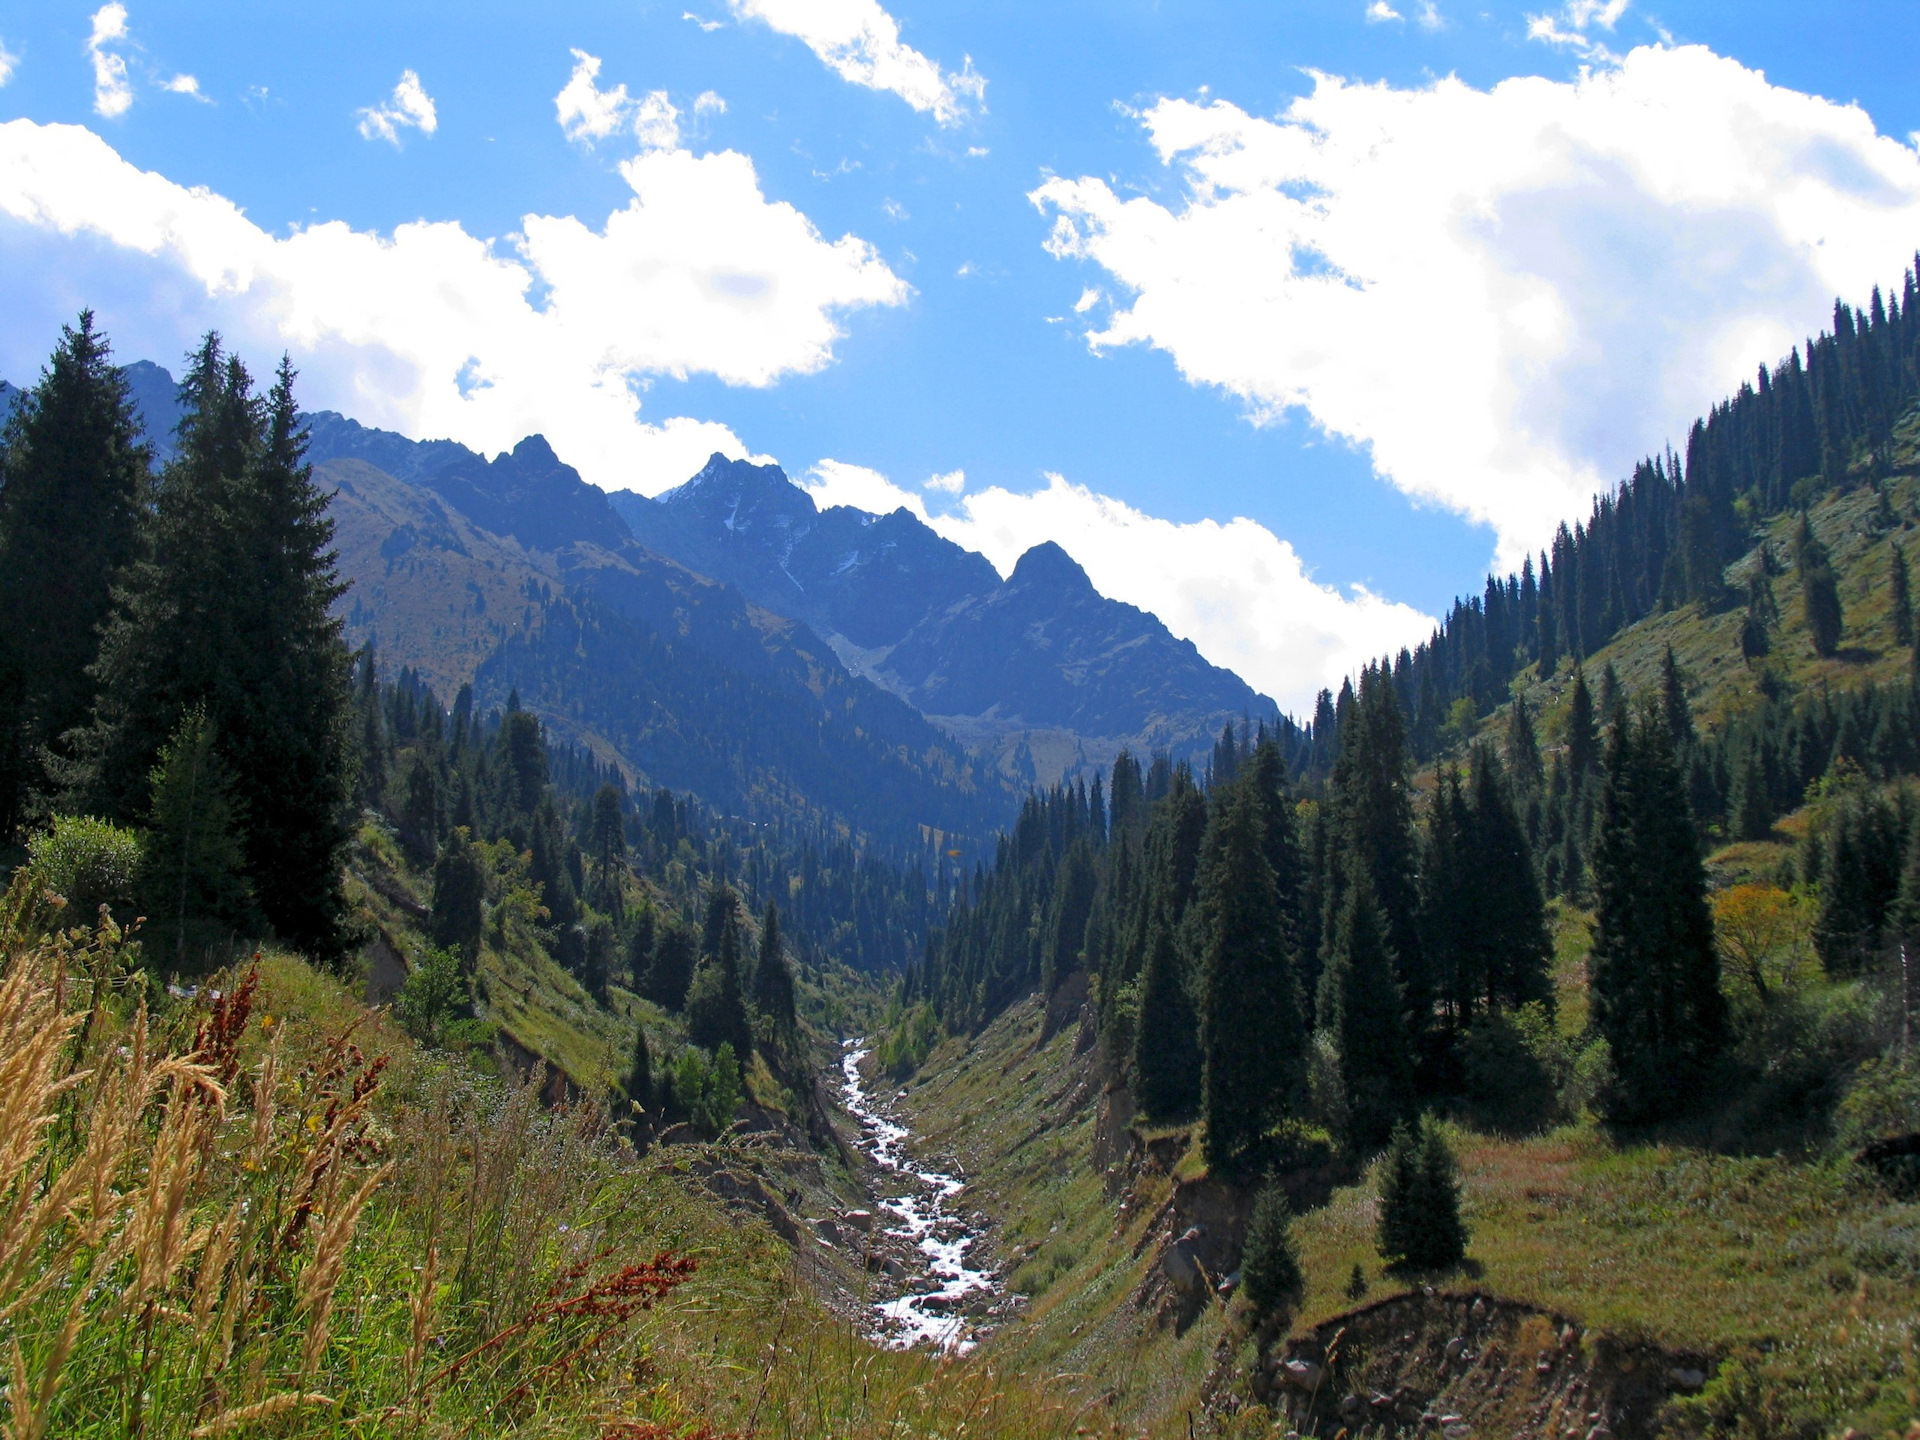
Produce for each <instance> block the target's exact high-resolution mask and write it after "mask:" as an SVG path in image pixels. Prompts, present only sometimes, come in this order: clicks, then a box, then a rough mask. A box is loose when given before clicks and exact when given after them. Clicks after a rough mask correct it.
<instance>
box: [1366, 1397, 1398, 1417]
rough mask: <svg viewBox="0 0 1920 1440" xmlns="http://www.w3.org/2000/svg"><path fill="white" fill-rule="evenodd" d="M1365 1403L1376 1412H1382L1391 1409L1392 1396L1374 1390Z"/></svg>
mask: <svg viewBox="0 0 1920 1440" xmlns="http://www.w3.org/2000/svg"><path fill="white" fill-rule="evenodd" d="M1367 1404H1368V1406H1369V1407H1370V1408H1371V1409H1372V1410H1373V1411H1374V1412H1375V1413H1376V1414H1378V1413H1382V1412H1384V1411H1388V1410H1391V1409H1393V1396H1391V1395H1381V1394H1379V1393H1377V1392H1376V1393H1375V1394H1374V1395H1373V1397H1372V1398H1371V1399H1369V1400H1368V1401H1367Z"/></svg>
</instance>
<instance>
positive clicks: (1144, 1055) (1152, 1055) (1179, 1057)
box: [1133, 916, 1202, 1120]
mask: <svg viewBox="0 0 1920 1440" xmlns="http://www.w3.org/2000/svg"><path fill="white" fill-rule="evenodd" d="M1186 970H1187V967H1186V964H1185V962H1184V960H1183V959H1182V957H1181V955H1180V948H1179V945H1178V942H1177V939H1176V937H1175V934H1174V930H1173V926H1172V925H1171V924H1169V923H1168V922H1167V921H1166V920H1165V919H1164V918H1162V917H1159V916H1155V917H1154V919H1153V920H1152V921H1150V922H1149V925H1148V931H1147V959H1146V968H1145V969H1144V970H1143V971H1142V972H1141V975H1140V1020H1139V1024H1138V1025H1137V1026H1136V1027H1135V1030H1134V1043H1133V1084H1134V1090H1135V1092H1136V1098H1137V1099H1138V1100H1139V1103H1140V1109H1141V1111H1142V1112H1143V1113H1145V1114H1147V1115H1150V1116H1152V1117H1153V1118H1155V1119H1157V1120H1179V1119H1183V1118H1185V1117H1187V1116H1189V1115H1192V1114H1193V1113H1194V1110H1195V1108H1196V1107H1197V1106H1198V1105H1199V1103H1200V1096H1201V1067H1202V1060H1201V1054H1200V1040H1199V1033H1198V1030H1199V1021H1198V1017H1197V1016H1196V1015H1195V1014H1194V1007H1193V996H1192V994H1191V992H1190V991H1189V988H1188V984H1187V974H1186Z"/></svg>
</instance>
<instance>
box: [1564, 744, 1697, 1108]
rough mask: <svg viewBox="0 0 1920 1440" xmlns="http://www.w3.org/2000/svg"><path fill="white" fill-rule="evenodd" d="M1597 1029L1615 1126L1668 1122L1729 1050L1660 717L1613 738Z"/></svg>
mask: <svg viewBox="0 0 1920 1440" xmlns="http://www.w3.org/2000/svg"><path fill="white" fill-rule="evenodd" d="M1593 878H1594V890H1595V901H1596V906H1595V908H1596V923H1595V928H1594V940H1593V952H1592V957H1591V959H1590V960H1589V962H1588V975H1589V981H1588V983H1589V987H1590V990H1591V992H1592V1003H1593V1018H1594V1023H1595V1025H1596V1027H1597V1028H1598V1029H1599V1031H1600V1033H1601V1034H1602V1035H1603V1036H1604V1037H1605V1038H1606V1040H1607V1042H1608V1044H1609V1046H1610V1047H1611V1048H1612V1052H1613V1063H1614V1069H1615V1073H1616V1075H1617V1077H1618V1081H1617V1085H1616V1091H1615V1094H1614V1095H1613V1096H1612V1097H1611V1099H1610V1102H1609V1110H1610V1113H1611V1114H1612V1116H1613V1118H1615V1119H1618V1120H1624V1121H1627V1122H1630V1123H1637V1122H1640V1121H1643V1120H1648V1119H1652V1118H1655V1117H1657V1116H1660V1115H1662V1114H1666V1113H1670V1112H1671V1111H1673V1110H1674V1109H1677V1108H1678V1107H1679V1106H1680V1105H1681V1104H1683V1103H1684V1102H1685V1100H1686V1099H1687V1098H1688V1097H1689V1096H1690V1095H1691V1094H1692V1093H1693V1092H1694V1087H1695V1086H1696V1085H1697V1084H1698V1082H1699V1080H1700V1079H1701V1077H1702V1076H1703V1074H1704V1073H1705V1070H1706V1067H1707V1066H1708V1065H1709V1064H1710V1063H1711V1062H1712V1060H1713V1058H1714V1057H1715V1055H1716V1054H1717V1053H1718V1052H1719V1050H1720V1048H1721V1046H1722V1044H1723V1043H1724V1041H1725V1038H1726V1023H1727V1022H1726V1002H1725V1000H1724V999H1723V998H1722V996H1721V994H1720V962H1719V958H1718V955H1717V953H1716V951H1715V949H1714V943H1713V920H1712V916H1711V915H1710V914H1709V912H1708V910H1707V902H1706V874H1705V871H1704V868H1703V867H1702V865H1701V862H1700V850H1699V845H1698V842H1697V841H1696V839H1695V836H1694V829H1693V819H1692V815H1691V812H1690V810H1689V808H1688V804H1687V797H1686V792H1685V791H1684V789H1683V788H1682V786H1681V782H1680V774H1679V770H1678V768H1677V767H1676V766H1675V764H1674V756H1673V747H1672V742H1671V739H1670V736H1669V732H1668V730H1667V727H1666V724H1665V722H1664V721H1663V720H1662V719H1661V718H1660V717H1658V716H1651V717H1648V718H1646V719H1644V720H1641V721H1638V722H1636V721H1633V720H1631V719H1629V720H1627V721H1623V722H1622V723H1621V724H1620V725H1617V726H1615V727H1614V731H1613V735H1612V737H1611V739H1610V741H1609V743H1608V747H1607V765H1606V779H1605V783H1604V785H1603V786H1602V789H1601V796H1600V813H1599V822H1598V827H1597V835H1596V838H1595V842H1594V853H1593Z"/></svg>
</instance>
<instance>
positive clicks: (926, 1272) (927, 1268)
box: [840, 1040, 997, 1355]
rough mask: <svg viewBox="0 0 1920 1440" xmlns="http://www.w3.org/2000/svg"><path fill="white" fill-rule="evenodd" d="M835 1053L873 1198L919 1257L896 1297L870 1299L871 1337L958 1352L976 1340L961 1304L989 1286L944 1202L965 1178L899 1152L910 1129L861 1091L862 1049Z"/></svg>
mask: <svg viewBox="0 0 1920 1440" xmlns="http://www.w3.org/2000/svg"><path fill="white" fill-rule="evenodd" d="M844 1049H845V1053H844V1054H843V1055H842V1057H841V1060H840V1073H841V1076H842V1077H843V1081H844V1083H843V1084H842V1086H841V1092H840V1096H841V1101H842V1103H843V1104H845V1105H846V1107H847V1113H848V1114H850V1115H852V1116H853V1118H854V1119H855V1120H857V1121H859V1122H860V1148H861V1149H862V1150H864V1151H865V1152H866V1154H867V1156H868V1158H869V1159H871V1160H872V1161H873V1164H874V1167H875V1169H877V1170H878V1171H879V1172H880V1173H879V1175H878V1176H877V1177H876V1180H875V1184H874V1196H875V1200H874V1203H875V1204H876V1205H877V1206H878V1207H879V1209H880V1210H882V1211H883V1212H885V1213H886V1214H887V1215H889V1216H891V1217H893V1219H895V1220H896V1221H898V1222H899V1223H898V1224H897V1225H895V1226H894V1227H893V1228H891V1229H889V1230H888V1231H887V1232H886V1233H887V1234H888V1235H889V1236H892V1237H894V1238H895V1239H897V1240H900V1241H902V1242H903V1243H904V1244H905V1246H906V1247H908V1248H909V1249H911V1250H912V1251H913V1252H915V1253H917V1254H918V1256H919V1257H920V1260H919V1269H920V1270H921V1271H922V1272H923V1273H922V1274H921V1275H919V1276H917V1277H914V1278H913V1279H910V1280H908V1281H906V1282H904V1292H905V1293H903V1294H901V1295H900V1296H899V1297H898V1298H897V1299H893V1300H882V1301H879V1302H877V1303H876V1304H875V1305H874V1307H873V1309H874V1312H875V1324H874V1333H875V1338H876V1339H879V1340H881V1341H883V1342H884V1343H886V1344H888V1345H891V1346H894V1347H895V1348H897V1349H902V1350H905V1349H909V1348H911V1347H912V1346H915V1345H922V1344H932V1345H937V1346H938V1347H939V1348H940V1349H942V1350H946V1351H949V1352H951V1353H953V1354H956V1355H964V1354H966V1353H967V1352H968V1351H969V1350H971V1349H973V1347H974V1345H975V1344H976V1343H977V1335H976V1333H975V1330H974V1326H973V1323H972V1320H971V1318H970V1316H969V1313H968V1312H969V1311H970V1310H972V1309H974V1308H975V1304H976V1303H977V1302H976V1301H974V1299H973V1297H977V1296H980V1295H981V1294H982V1292H987V1293H991V1292H993V1291H994V1290H995V1289H996V1288H997V1286H996V1283H995V1281H994V1277H993V1272H992V1271H991V1270H987V1269H975V1268H974V1267H973V1265H971V1264H969V1263H968V1254H969V1252H970V1251H971V1250H972V1249H973V1246H974V1244H975V1242H976V1241H978V1239H979V1238H980V1237H979V1236H978V1235H977V1234H976V1233H975V1232H974V1230H973V1229H972V1227H971V1226H970V1225H969V1224H968V1223H967V1221H966V1220H965V1219H964V1218H963V1217H962V1216H960V1215H957V1214H954V1213H953V1212H952V1211H951V1210H950V1209H949V1208H948V1207H949V1205H950V1203H951V1202H952V1201H953V1199H954V1197H955V1196H957V1195H958V1194H959V1193H960V1192H961V1190H962V1189H964V1188H965V1183H966V1182H964V1181H963V1180H960V1179H959V1178H957V1177H956V1176H953V1175H948V1174H944V1173H942V1172H941V1171H938V1170H919V1169H916V1168H915V1167H914V1162H913V1161H912V1160H911V1159H910V1158H909V1157H908V1155H907V1152H906V1145H907V1141H908V1140H909V1139H911V1138H912V1134H913V1132H912V1131H911V1130H909V1129H908V1128H907V1127H906V1126H904V1125H901V1124H899V1123H898V1122H897V1121H894V1120H892V1119H889V1118H888V1117H887V1116H886V1115H885V1114H883V1113H882V1112H881V1109H880V1102H878V1101H876V1100H875V1099H874V1098H873V1097H872V1096H870V1095H868V1093H867V1089H866V1085H865V1083H864V1082H863V1081H862V1079H861V1076H860V1062H861V1061H862V1060H864V1059H866V1058H867V1055H868V1053H869V1052H868V1050H867V1049H866V1048H865V1042H864V1041H861V1040H848V1041H846V1042H845V1047H844Z"/></svg>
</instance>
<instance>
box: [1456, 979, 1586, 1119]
mask: <svg viewBox="0 0 1920 1440" xmlns="http://www.w3.org/2000/svg"><path fill="white" fill-rule="evenodd" d="M1460 1059H1461V1063H1462V1065H1463V1066H1464V1068H1465V1070H1466V1080H1467V1098H1468V1099H1469V1100H1470V1101H1471V1102H1472V1104H1473V1108H1474V1110H1475V1111H1476V1112H1477V1114H1478V1116H1479V1118H1480V1119H1481V1120H1482V1121H1484V1122H1485V1124H1486V1125H1487V1127H1488V1128H1490V1129H1493V1130H1498V1131H1503V1132H1505V1133H1507V1134H1527V1133H1529V1132H1531V1131H1535V1130H1541V1129H1544V1128H1546V1127H1547V1126H1548V1125H1550V1124H1552V1123H1553V1122H1554V1121H1555V1120H1556V1119H1557V1118H1559V1110H1560V1092H1561V1089H1562V1087H1563V1086H1564V1085H1565V1083H1566V1079H1567V1076H1568V1073H1569V1072H1570V1071H1571V1070H1572V1068H1573V1065H1572V1060H1571V1057H1569V1056H1568V1054H1567V1052H1566V1047H1565V1046H1564V1044H1563V1043H1562V1042H1561V1040H1560V1038H1559V1036H1558V1035H1557V1034H1556V1033H1555V1032H1554V1028H1553V1017H1552V1016H1550V1015H1548V1014H1547V1012H1546V1007H1544V1006H1542V1005H1540V1004H1538V1003H1535V1004H1531V1005H1528V1006H1526V1007H1525V1008H1524V1009H1523V1010H1521V1011H1519V1012H1517V1013H1514V1014H1508V1013H1506V1012H1504V1011H1496V1012H1495V1013H1493V1014H1491V1015H1487V1016H1484V1017H1482V1018H1481V1019H1479V1020H1477V1021H1475V1022H1474V1025H1473V1028H1472V1029H1470V1030H1469V1031H1467V1033H1466V1035H1465V1036H1464V1037H1463V1038H1462V1040H1461V1042H1460Z"/></svg>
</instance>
